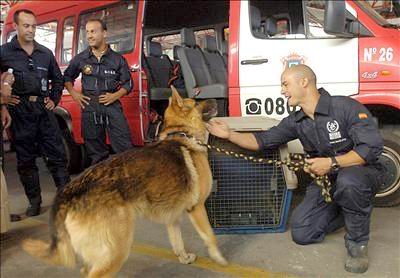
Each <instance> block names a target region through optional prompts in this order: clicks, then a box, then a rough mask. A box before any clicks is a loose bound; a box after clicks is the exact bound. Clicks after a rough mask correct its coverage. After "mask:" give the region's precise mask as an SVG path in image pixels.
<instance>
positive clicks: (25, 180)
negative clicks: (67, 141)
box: [10, 100, 70, 205]
mask: <svg viewBox="0 0 400 278" xmlns="http://www.w3.org/2000/svg"><path fill="white" fill-rule="evenodd" d="M10 114H11V117H12V124H11V130H12V134H13V139H14V145H15V150H16V154H17V170H18V174H19V177H20V180H21V183H22V185H23V186H24V190H25V194H26V196H27V197H28V199H29V202H30V203H31V204H32V205H38V204H40V203H41V202H42V199H41V190H40V182H39V171H38V167H37V166H36V158H37V157H38V156H40V155H42V154H43V155H45V156H46V157H47V160H48V161H47V167H48V169H49V170H50V173H51V175H52V176H53V180H54V183H55V185H56V186H57V188H58V189H61V188H62V187H64V186H65V185H66V184H67V183H68V182H69V181H70V177H69V174H68V171H67V168H66V165H67V159H66V155H65V150H64V145H63V142H62V135H61V132H60V129H59V127H58V123H57V119H56V116H55V115H54V113H53V112H52V111H49V110H47V109H46V108H44V104H43V103H42V102H35V103H32V102H28V101H26V100H22V102H21V103H20V104H18V105H16V106H15V107H11V108H10Z"/></svg>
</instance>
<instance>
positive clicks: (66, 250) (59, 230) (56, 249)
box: [22, 197, 76, 268]
mask: <svg viewBox="0 0 400 278" xmlns="http://www.w3.org/2000/svg"><path fill="white" fill-rule="evenodd" d="M66 216H67V208H66V206H65V205H60V203H58V202H57V197H56V199H55V201H54V204H53V206H52V208H51V212H50V221H49V227H50V234H51V240H50V243H46V242H44V241H42V240H34V239H26V240H24V241H23V242H22V248H23V249H24V250H25V251H26V252H28V253H29V254H31V255H32V256H34V257H38V258H39V259H41V260H43V261H45V262H47V263H49V264H53V265H64V266H66V267H71V268H72V267H74V266H75V262H76V256H75V251H74V249H73V247H72V245H71V239H70V236H69V234H68V231H67V229H66V227H65V218H66Z"/></svg>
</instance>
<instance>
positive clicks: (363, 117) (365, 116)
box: [358, 113, 368, 120]
mask: <svg viewBox="0 0 400 278" xmlns="http://www.w3.org/2000/svg"><path fill="white" fill-rule="evenodd" d="M358 118H360V119H361V120H362V119H368V115H367V114H366V113H358Z"/></svg>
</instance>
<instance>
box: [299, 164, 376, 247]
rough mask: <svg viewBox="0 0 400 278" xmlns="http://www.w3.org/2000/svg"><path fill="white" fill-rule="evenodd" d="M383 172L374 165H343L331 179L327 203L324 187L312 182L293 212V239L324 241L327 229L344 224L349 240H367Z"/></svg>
mask: <svg viewBox="0 0 400 278" xmlns="http://www.w3.org/2000/svg"><path fill="white" fill-rule="evenodd" d="M382 176H383V173H382V171H381V170H378V169H377V168H375V167H373V166H352V167H346V168H342V169H340V170H339V172H338V173H337V175H335V176H333V177H332V179H331V181H332V182H333V187H332V191H331V196H333V201H332V202H331V203H326V202H325V201H324V199H323V197H322V196H321V189H320V188H319V187H318V186H317V185H316V184H315V183H311V184H310V185H309V186H308V188H307V191H306V195H305V197H304V200H303V201H302V202H301V203H300V204H299V205H298V206H297V207H296V209H295V210H294V211H293V214H292V218H291V223H292V224H291V229H292V238H293V241H294V242H296V243H297V244H301V245H306V244H311V243H316V242H321V241H322V240H323V239H324V238H325V235H326V234H327V233H330V232H333V231H335V230H337V229H339V228H341V227H343V226H344V227H345V228H346V235H345V241H346V244H367V243H368V240H369V226H370V218H371V212H372V207H373V206H372V200H373V197H374V196H375V193H376V190H377V188H378V186H379V185H380V183H381V182H382Z"/></svg>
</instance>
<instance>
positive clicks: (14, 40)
mask: <svg viewBox="0 0 400 278" xmlns="http://www.w3.org/2000/svg"><path fill="white" fill-rule="evenodd" d="M11 45H12V46H13V48H15V49H21V50H24V49H23V48H22V47H21V45H20V43H19V41H18V36H17V35H15V36H14V37H13V38H12V40H11ZM24 51H25V50H24ZM35 51H41V52H46V50H45V48H44V47H43V46H42V45H40V44H38V43H37V42H36V41H35V40H34V41H33V52H35ZM33 52H32V53H33Z"/></svg>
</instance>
